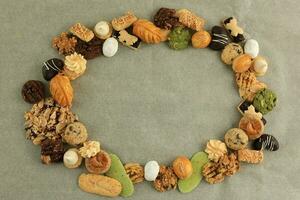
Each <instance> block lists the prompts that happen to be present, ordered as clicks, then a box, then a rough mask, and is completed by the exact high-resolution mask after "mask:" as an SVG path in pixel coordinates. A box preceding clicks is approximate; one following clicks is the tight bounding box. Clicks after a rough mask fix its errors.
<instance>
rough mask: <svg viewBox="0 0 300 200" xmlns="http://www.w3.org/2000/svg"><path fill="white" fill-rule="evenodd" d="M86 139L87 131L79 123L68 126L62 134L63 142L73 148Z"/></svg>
mask: <svg viewBox="0 0 300 200" xmlns="http://www.w3.org/2000/svg"><path fill="white" fill-rule="evenodd" d="M87 138H88V133H87V130H86V128H85V126H84V125H83V124H82V123H81V122H74V123H71V124H69V125H68V126H67V127H66V129H65V132H64V134H63V139H64V141H65V142H66V143H68V144H70V145H73V146H76V145H79V144H82V143H84V142H85V141H86V140H87Z"/></svg>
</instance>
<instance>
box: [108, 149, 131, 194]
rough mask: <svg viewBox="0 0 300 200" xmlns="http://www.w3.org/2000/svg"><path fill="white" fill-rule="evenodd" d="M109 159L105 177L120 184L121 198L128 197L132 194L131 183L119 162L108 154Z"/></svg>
mask: <svg viewBox="0 0 300 200" xmlns="http://www.w3.org/2000/svg"><path fill="white" fill-rule="evenodd" d="M110 159H111V166H110V169H109V170H108V172H107V173H106V174H105V175H106V176H109V177H111V178H114V179H116V180H118V181H119V182H120V183H121V185H122V191H121V193H120V195H121V196H123V197H129V196H131V195H133V192H134V186H133V183H132V181H131V179H130V178H129V176H128V175H127V173H126V171H125V168H124V166H123V164H122V162H121V160H120V159H119V158H118V156H117V155H115V154H110Z"/></svg>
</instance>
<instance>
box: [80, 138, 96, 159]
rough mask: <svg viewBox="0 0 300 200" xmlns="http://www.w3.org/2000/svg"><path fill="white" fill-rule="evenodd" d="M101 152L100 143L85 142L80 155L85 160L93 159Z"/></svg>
mask: <svg viewBox="0 0 300 200" xmlns="http://www.w3.org/2000/svg"><path fill="white" fill-rule="evenodd" d="M100 151H101V149H100V142H98V141H92V140H89V141H86V142H84V143H83V146H82V147H80V149H79V153H80V155H81V156H82V157H83V158H91V157H93V156H95V155H97V153H99V152H100Z"/></svg>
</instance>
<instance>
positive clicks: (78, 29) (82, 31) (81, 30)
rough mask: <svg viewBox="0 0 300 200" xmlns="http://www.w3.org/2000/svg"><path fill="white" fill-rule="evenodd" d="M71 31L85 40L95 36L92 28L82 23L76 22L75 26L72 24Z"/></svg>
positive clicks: (87, 40)
mask: <svg viewBox="0 0 300 200" xmlns="http://www.w3.org/2000/svg"><path fill="white" fill-rule="evenodd" d="M70 32H71V33H72V34H74V35H76V36H77V37H79V38H80V39H81V40H83V41H85V42H89V41H90V40H91V39H93V37H94V33H93V31H91V30H90V29H88V28H87V27H85V26H84V25H82V24H80V23H76V24H74V25H73V26H71V27H70Z"/></svg>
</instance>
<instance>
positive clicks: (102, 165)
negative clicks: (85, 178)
mask: <svg viewBox="0 0 300 200" xmlns="http://www.w3.org/2000/svg"><path fill="white" fill-rule="evenodd" d="M110 165H111V159H110V157H109V155H108V153H107V152H106V151H103V150H101V151H100V152H99V153H97V154H96V155H95V156H93V157H91V158H86V159H85V167H86V169H87V170H88V171H89V172H90V173H93V174H104V173H105V172H107V171H108V170H109V168H110Z"/></svg>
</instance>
